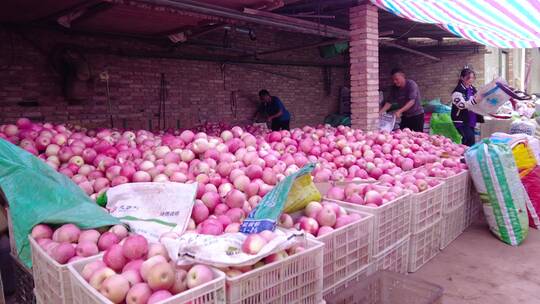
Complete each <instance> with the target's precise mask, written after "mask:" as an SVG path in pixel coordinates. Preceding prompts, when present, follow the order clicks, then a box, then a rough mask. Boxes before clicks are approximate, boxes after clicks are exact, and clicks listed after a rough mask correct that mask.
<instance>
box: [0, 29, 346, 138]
mask: <svg viewBox="0 0 540 304" xmlns="http://www.w3.org/2000/svg"><path fill="white" fill-rule="evenodd" d="M26 36H28V38H29V39H30V40H32V41H34V42H35V44H36V45H39V46H40V48H42V49H44V50H45V51H46V52H50V50H52V49H53V48H54V46H55V45H57V44H58V43H70V44H75V45H79V46H84V47H89V48H92V51H91V52H86V51H85V55H86V57H87V60H88V62H89V64H90V66H91V68H92V71H93V80H92V81H91V82H90V87H93V92H92V94H91V95H90V97H89V98H88V99H87V100H85V101H83V102H82V103H81V104H78V105H70V104H68V103H67V102H66V100H65V99H64V97H63V96H62V94H61V86H60V79H59V76H58V75H56V74H55V73H54V72H53V69H52V68H51V67H50V65H49V61H48V60H47V58H46V56H45V55H44V54H42V53H41V52H40V51H38V50H37V49H36V48H35V47H34V46H32V45H31V44H30V43H29V42H28V41H26V40H25V39H22V38H21V37H19V36H17V35H14V36H13V40H12V41H8V37H9V36H8V35H0V37H4V38H0V40H2V39H4V41H0V54H2V56H0V70H1V73H0V106H1V107H2V112H1V113H0V123H6V122H11V121H14V120H15V119H16V118H18V117H21V116H27V117H31V118H38V119H43V120H45V121H52V122H71V123H77V124H81V125H84V126H88V127H96V126H108V121H109V119H108V114H107V102H106V101H107V99H106V86H105V83H104V82H101V81H100V80H99V77H98V75H99V73H100V72H102V71H104V70H107V71H108V73H109V75H110V80H109V86H110V96H111V101H112V107H113V114H114V117H115V121H116V122H117V125H116V127H127V128H149V125H150V123H149V121H152V126H153V127H154V128H155V127H156V126H157V116H156V114H157V113H158V102H159V88H160V74H161V73H164V74H165V78H166V81H167V83H168V85H167V89H168V98H167V103H166V117H167V125H168V126H167V127H173V128H176V127H180V128H186V127H190V126H193V125H195V124H197V123H199V121H200V120H203V121H204V120H209V121H226V122H234V121H236V122H242V121H246V120H247V119H249V118H250V117H251V116H252V114H253V112H254V110H255V105H256V103H257V101H258V96H257V92H258V91H259V90H260V89H262V88H266V89H268V90H269V91H270V92H271V93H272V94H274V95H276V96H279V97H280V98H281V99H282V100H283V102H284V103H285V105H286V107H287V108H288V109H289V111H290V112H291V114H292V115H293V120H292V122H291V124H292V126H302V125H306V124H311V125H313V124H318V123H321V122H323V120H324V117H325V116H326V115H328V114H330V113H335V112H336V111H337V108H338V105H337V101H338V94H339V88H340V87H341V86H343V85H344V84H345V83H346V73H348V70H347V69H345V68H336V67H334V68H332V69H331V80H332V86H331V90H330V95H327V94H326V93H325V89H324V73H323V68H321V67H298V66H269V65H226V66H225V69H224V73H222V69H221V64H220V63H217V62H203V61H189V60H177V59H155V58H132V57H123V56H117V55H110V52H109V51H111V50H112V51H118V49H120V48H123V49H127V50H130V51H139V50H140V51H143V50H145V51H147V50H152V49H153V48H154V47H152V46H148V45H146V44H142V43H140V42H136V41H132V40H123V39H105V38H91V37H82V36H68V35H65V34H60V33H56V32H44V31H30V32H27V33H26ZM216 37H219V38H222V36H219V35H218V34H216ZM204 38H205V39H208V40H212V39H213V37H204ZM319 39H320V38H317V37H311V36H307V35H300V34H292V33H284V32H278V31H269V30H264V29H257V41H256V42H253V41H250V40H249V39H248V38H247V37H245V36H242V35H236V36H234V37H233V38H232V40H231V45H232V46H233V47H234V48H235V49H240V50H241V49H247V50H248V51H252V50H254V49H257V50H272V49H276V48H280V47H287V46H294V45H300V44H303V43H310V42H314V41H318V40H319ZM211 42H213V43H220V42H221V40H220V39H217V40H216V41H211ZM104 50H105V51H104ZM185 52H186V53H190V54H201V53H205V54H216V52H211V51H209V50H208V49H206V50H205V49H201V48H193V47H185ZM221 52H224V51H221ZM226 52H228V53H227V54H228V55H241V54H239V53H232V54H231V53H230V51H226ZM266 58H269V59H281V60H295V59H299V60H300V59H301V60H303V61H308V60H309V61H314V60H318V61H321V62H334V63H343V62H344V61H343V58H335V59H331V60H324V61H323V59H320V56H319V55H318V50H317V49H310V50H302V51H296V52H295V51H292V52H287V53H280V54H275V55H272V56H269V57H265V59H266ZM248 68H249V69H248ZM253 68H256V69H264V70H267V71H270V72H274V73H280V74H285V75H290V76H293V77H295V78H299V80H296V79H290V78H286V77H282V76H278V75H274V74H271V73H266V72H261V71H256V70H253ZM233 90H235V91H238V95H237V96H238V98H237V110H236V115H234V114H233V112H232V110H231V91H233ZM21 101H37V102H39V106H38V107H22V106H20V105H18V103H19V102H21Z"/></svg>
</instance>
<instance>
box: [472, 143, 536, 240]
mask: <svg viewBox="0 0 540 304" xmlns="http://www.w3.org/2000/svg"><path fill="white" fill-rule="evenodd" d="M465 159H466V161H467V165H468V166H469V172H470V173H471V176H472V179H473V182H474V185H475V186H476V190H477V191H478V193H479V194H480V198H481V200H482V205H483V207H484V214H485V216H486V220H487V222H488V224H489V228H490V230H491V232H492V233H493V234H495V236H497V238H499V239H500V240H501V241H503V242H505V243H507V244H509V245H512V246H517V245H519V244H521V243H522V242H523V240H525V238H526V237H527V233H528V226H529V219H528V216H527V212H526V211H527V209H526V201H527V200H528V199H529V197H528V195H527V192H526V191H525V188H524V187H523V184H522V183H521V180H520V176H519V174H518V170H517V167H516V163H515V161H514V155H513V154H512V151H511V149H510V147H509V146H508V145H506V144H496V143H493V142H491V141H490V140H489V139H483V140H482V141H481V142H479V143H477V144H475V145H474V146H472V147H470V148H469V149H468V150H467V152H466V153H465Z"/></svg>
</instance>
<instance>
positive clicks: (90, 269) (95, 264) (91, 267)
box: [81, 260, 107, 282]
mask: <svg viewBox="0 0 540 304" xmlns="http://www.w3.org/2000/svg"><path fill="white" fill-rule="evenodd" d="M105 267H107V265H105V263H104V262H103V261H102V260H96V261H92V262H90V263H88V264H86V265H84V267H83V269H82V271H81V276H82V277H83V278H84V279H85V280H86V281H87V282H88V281H89V280H90V278H91V277H92V275H93V274H94V273H95V272H96V271H97V270H99V269H101V268H105Z"/></svg>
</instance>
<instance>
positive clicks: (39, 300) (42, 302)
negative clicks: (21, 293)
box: [34, 289, 47, 304]
mask: <svg viewBox="0 0 540 304" xmlns="http://www.w3.org/2000/svg"><path fill="white" fill-rule="evenodd" d="M34 295H35V296H36V304H46V303H47V302H46V301H45V300H44V299H43V297H41V296H40V295H39V293H38V292H37V291H36V290H35V289H34Z"/></svg>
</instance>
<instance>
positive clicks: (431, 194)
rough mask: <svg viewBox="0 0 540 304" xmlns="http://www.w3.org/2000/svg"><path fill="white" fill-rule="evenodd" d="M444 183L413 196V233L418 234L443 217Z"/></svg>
mask: <svg viewBox="0 0 540 304" xmlns="http://www.w3.org/2000/svg"><path fill="white" fill-rule="evenodd" d="M444 185H445V184H444V182H442V183H440V184H438V185H437V186H435V187H432V188H429V189H427V190H426V191H423V192H419V193H413V194H411V233H417V232H420V231H422V230H423V229H425V228H426V227H430V226H432V225H433V224H435V223H436V222H438V221H439V220H440V219H441V217H442V206H443V201H444Z"/></svg>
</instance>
